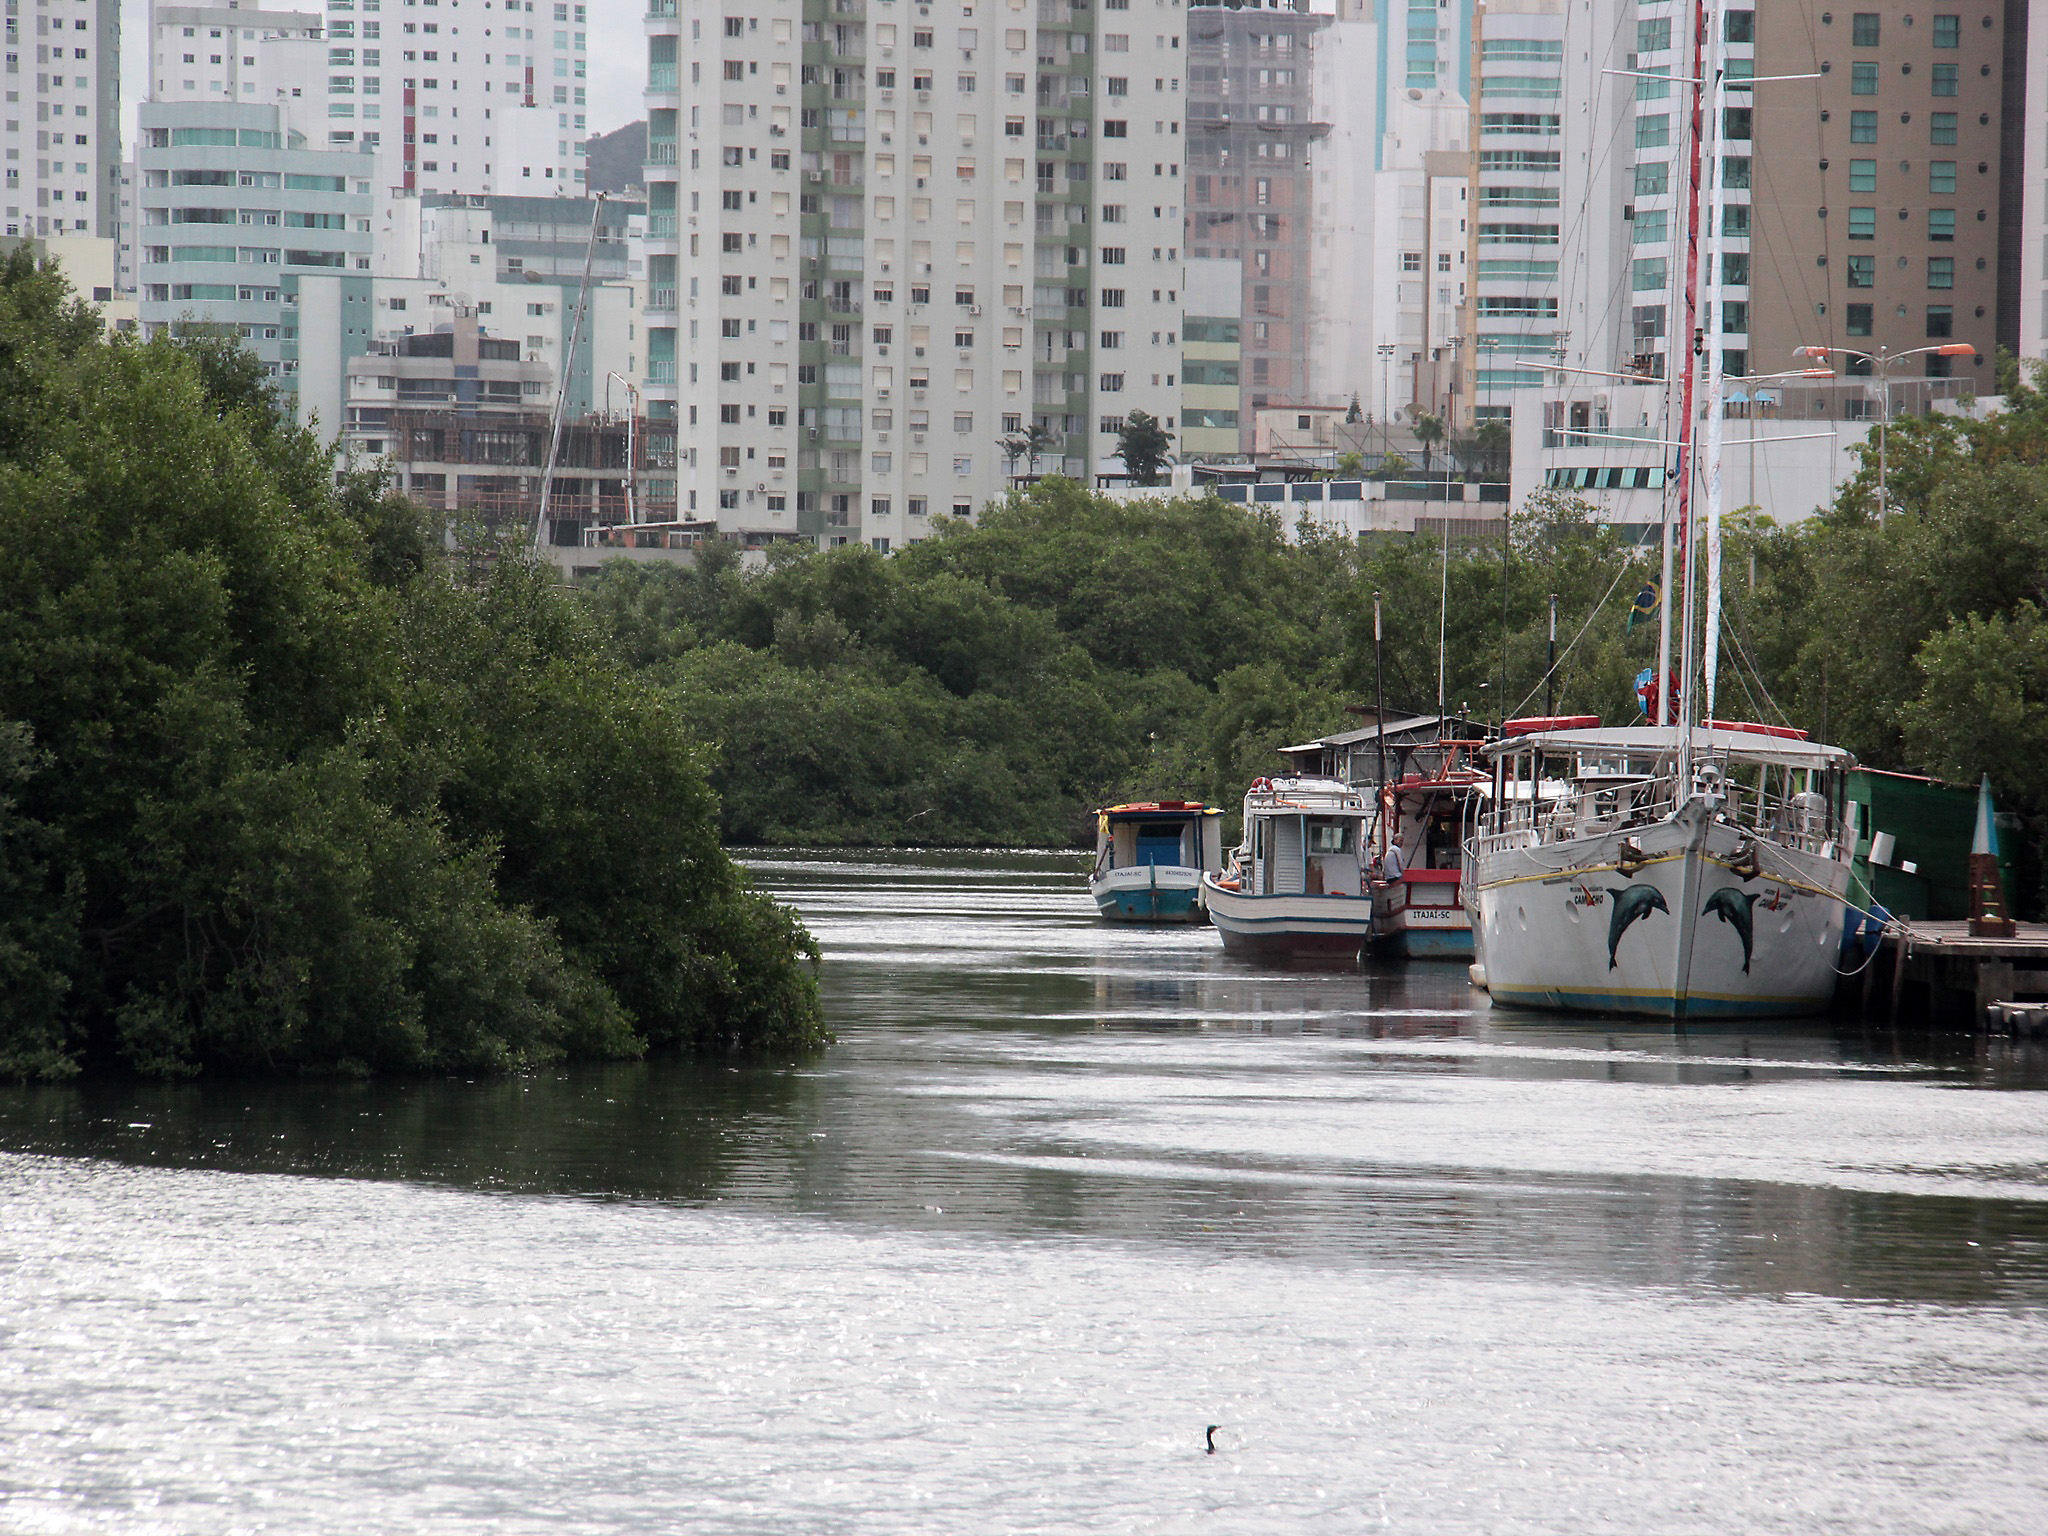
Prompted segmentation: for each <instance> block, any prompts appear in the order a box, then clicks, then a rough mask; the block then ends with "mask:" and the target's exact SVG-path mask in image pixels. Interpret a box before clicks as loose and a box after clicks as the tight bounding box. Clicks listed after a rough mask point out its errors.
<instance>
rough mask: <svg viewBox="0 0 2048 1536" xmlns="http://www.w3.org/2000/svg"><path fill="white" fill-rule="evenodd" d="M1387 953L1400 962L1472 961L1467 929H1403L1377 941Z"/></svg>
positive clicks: (1470, 932)
mask: <svg viewBox="0 0 2048 1536" xmlns="http://www.w3.org/2000/svg"><path fill="white" fill-rule="evenodd" d="M1378 943H1379V945H1380V947H1381V948H1383V949H1384V950H1385V952H1386V953H1387V954H1390V955H1395V956H1398V957H1399V958H1401V959H1403V960H1466V961H1469V960H1470V959H1471V958H1472V930H1471V929H1470V928H1405V929H1403V930H1401V931H1400V932H1399V933H1389V934H1386V935H1384V936H1383V937H1381V938H1380V939H1379V941H1378Z"/></svg>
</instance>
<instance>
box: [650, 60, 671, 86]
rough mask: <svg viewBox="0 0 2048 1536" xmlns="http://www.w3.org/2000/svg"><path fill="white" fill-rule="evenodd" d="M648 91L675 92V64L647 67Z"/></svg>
mask: <svg viewBox="0 0 2048 1536" xmlns="http://www.w3.org/2000/svg"><path fill="white" fill-rule="evenodd" d="M647 89H649V90H650V91H673V90H676V89H678V87H677V84H676V66H675V65H673V64H650V65H648V66H647Z"/></svg>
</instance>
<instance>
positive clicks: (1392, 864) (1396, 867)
mask: <svg viewBox="0 0 2048 1536" xmlns="http://www.w3.org/2000/svg"><path fill="white" fill-rule="evenodd" d="M1406 867H1407V860H1406V859H1404V858H1403V857H1402V856H1401V845H1400V844H1399V843H1388V844H1387V851H1386V853H1385V854H1384V855H1383V856H1382V857H1381V859H1380V878H1381V879H1382V880H1384V881H1386V882H1387V883H1388V884H1389V885H1391V884H1393V882H1394V881H1396V880H1398V879H1400V878H1401V871H1402V870H1403V869H1405V868H1406Z"/></svg>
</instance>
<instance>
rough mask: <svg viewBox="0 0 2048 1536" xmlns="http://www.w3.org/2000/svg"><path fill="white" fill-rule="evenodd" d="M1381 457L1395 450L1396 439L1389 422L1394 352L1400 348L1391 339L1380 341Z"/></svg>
mask: <svg viewBox="0 0 2048 1536" xmlns="http://www.w3.org/2000/svg"><path fill="white" fill-rule="evenodd" d="M1379 350H1380V458H1381V459H1382V460H1384V459H1385V458H1386V456H1387V455H1388V454H1390V453H1392V452H1393V451H1394V439H1393V437H1392V435H1391V434H1390V432H1389V429H1388V422H1389V421H1390V420H1391V418H1392V416H1393V410H1394V353H1395V352H1396V351H1398V350H1399V348H1398V347H1396V346H1395V344H1394V343H1393V342H1391V341H1383V342H1381V343H1380V349H1379Z"/></svg>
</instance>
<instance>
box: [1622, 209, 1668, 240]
mask: <svg viewBox="0 0 2048 1536" xmlns="http://www.w3.org/2000/svg"><path fill="white" fill-rule="evenodd" d="M1668 217H1669V216H1668V215H1667V214H1666V213H1665V212H1664V210H1663V209H1661V208H1645V209H1640V210H1638V211H1637V213H1636V216H1635V223H1634V226H1633V228H1632V231H1631V241H1632V243H1634V244H1636V245H1656V244H1657V243H1659V242H1660V241H1663V240H1668V239H1670V238H1671V231H1670V229H1669V227H1668V224H1667V219H1668Z"/></svg>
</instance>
